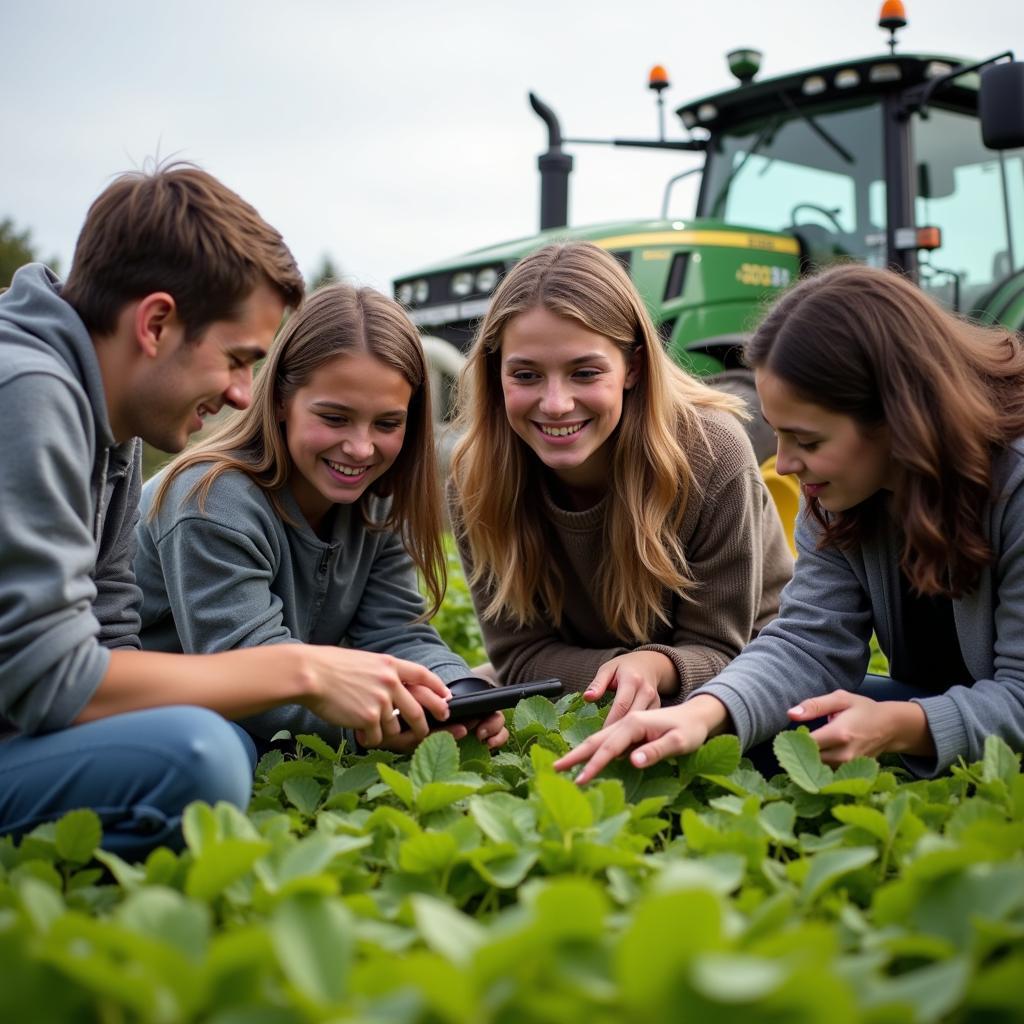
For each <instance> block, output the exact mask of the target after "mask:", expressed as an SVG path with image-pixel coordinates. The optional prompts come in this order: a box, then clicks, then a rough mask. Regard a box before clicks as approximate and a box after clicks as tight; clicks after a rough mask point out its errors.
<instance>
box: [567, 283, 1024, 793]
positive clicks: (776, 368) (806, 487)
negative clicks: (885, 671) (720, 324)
mask: <svg viewBox="0 0 1024 1024" xmlns="http://www.w3.org/2000/svg"><path fill="white" fill-rule="evenodd" d="M748 361H749V362H750V364H751V365H752V366H753V367H754V368H755V374H756V379H757V388H758V392H759V394H760V397H761V403H762V407H763V409H764V414H765V418H766V419H767V421H768V422H769V423H770V424H771V426H772V427H773V428H774V429H775V431H776V434H777V435H778V444H779V453H778V463H777V466H778V470H779V472H781V473H793V474H796V476H797V477H798V478H799V480H800V483H801V485H802V488H803V493H804V500H805V509H804V513H803V514H802V516H801V518H800V521H799V522H798V525H797V531H796V538H797V547H798V557H797V563H796V570H795V574H794V577H793V581H792V583H791V584H790V586H789V587H788V588H787V589H786V591H785V593H784V594H783V599H782V609H781V611H780V613H779V617H778V619H777V620H776V621H775V622H774V623H772V624H771V625H769V626H767V627H766V628H765V629H764V630H762V632H761V634H760V635H759V636H758V638H757V639H756V640H755V641H754V642H753V643H752V644H751V645H750V646H749V647H748V648H747V649H746V650H745V651H744V652H743V653H742V654H741V655H740V657H738V658H737V659H736V660H735V661H734V662H733V663H732V664H731V665H729V666H728V667H727V668H726V669H725V670H724V671H723V672H721V673H720V674H719V675H718V676H717V677H716V678H715V679H713V680H712V681H711V682H710V683H708V684H707V685H706V686H704V687H702V688H701V689H700V690H698V691H697V692H696V693H695V694H693V695H692V697H691V699H690V700H689V701H688V702H687V703H686V704H685V705H684V706H682V707H679V708H673V709H671V710H670V711H667V712H648V713H645V714H637V715H631V716H629V717H628V718H626V719H624V720H623V721H622V722H619V723H616V724H614V725H613V726H612V727H611V728H607V729H605V730H603V731H602V732H600V733H598V734H596V735H595V736H594V737H591V739H590V740H588V741H586V742H584V743H583V744H581V745H580V746H579V747H577V748H576V750H574V751H572V753H570V754H569V755H567V756H566V757H564V758H563V759H562V760H561V762H559V767H561V768H568V767H571V766H572V765H575V764H578V763H580V762H582V761H587V762H588V763H587V765H586V767H585V768H584V770H583V771H582V772H581V773H580V775H579V780H580V781H586V780H587V779H590V778H592V777H593V776H594V775H595V774H596V773H597V772H598V771H600V769H601V768H602V767H603V766H604V765H605V764H607V763H608V761H609V760H610V759H611V758H612V757H615V756H617V755H618V754H621V753H624V752H625V751H626V750H627V749H629V748H630V747H634V746H636V749H635V750H633V753H632V755H631V756H632V761H633V763H634V764H636V765H649V764H652V763H653V762H655V761H657V760H660V759H661V758H663V757H665V756H668V755H671V754H678V753H684V752H686V751H689V750H692V749H694V748H695V747H697V746H699V745H700V744H701V743H702V742H704V740H705V739H707V737H708V736H710V735H713V734H715V733H717V732H723V731H730V730H731V731H734V732H735V733H737V735H738V736H739V738H740V740H741V742H742V744H743V746H744V747H749V746H751V745H752V744H756V743H758V742H760V741H763V740H766V739H767V738H769V737H770V736H772V735H773V734H774V733H775V732H777V731H778V730H779V729H781V728H783V727H785V726H786V725H787V723H788V722H797V723H799V722H812V723H815V725H814V726H812V728H813V729H814V731H813V732H812V735H813V736H814V738H815V740H816V741H817V743H818V746H819V747H820V749H821V754H822V759H823V760H824V761H826V762H827V763H829V764H837V763H840V762H843V761H847V760H850V759H851V758H853V757H856V756H858V755H870V756H873V755H877V754H880V753H883V752H890V753H898V754H901V755H902V756H903V760H904V762H905V764H906V766H907V767H908V769H909V770H911V771H912V772H914V773H915V774H918V775H921V776H926V777H927V776H931V775H934V774H937V773H939V772H941V771H944V770H945V769H947V768H948V767H949V766H950V765H951V764H952V763H953V762H954V761H955V760H956V759H957V758H958V757H964V758H966V759H967V760H969V761H974V760H976V759H978V758H979V757H980V756H981V754H982V752H983V746H984V741H985V738H986V737H987V736H989V735H997V736H1000V737H1002V738H1003V739H1004V740H1005V741H1006V742H1007V743H1009V744H1010V745H1011V746H1012V747H1013V748H1014V749H1016V750H1022V749H1024V440H1022V438H1024V349H1022V345H1021V341H1020V339H1019V338H1018V337H1017V336H1016V335H1014V334H1012V333H1011V332H1009V331H1007V330H1005V329H1002V328H991V327H990V328H986V327H980V326H978V325H976V324H972V323H970V322H968V321H965V320H962V319H960V318H958V317H955V316H953V315H952V314H950V313H947V312H946V311H944V310H943V309H941V308H940V307H939V306H938V305H937V304H935V303H934V302H933V301H932V300H931V299H930V298H928V297H927V296H926V295H925V294H924V293H923V292H921V291H920V290H919V289H918V288H916V287H915V286H914V285H913V284H912V283H911V282H910V281H908V280H907V279H906V278H904V277H902V276H900V275H898V274H895V273H891V272H889V271H883V270H874V269H871V268H868V267H862V266H853V265H848V266H842V267H837V268H834V269H831V270H828V271H826V272H825V273H822V274H820V275H819V276H817V277H813V278H810V279H808V280H805V281H803V282H801V283H800V284H798V285H797V286H796V287H795V288H793V289H792V290H791V291H789V292H788V293H786V294H785V295H784V296H783V297H782V298H781V299H780V300H779V301H778V302H777V303H776V305H775V306H774V307H773V308H772V309H771V311H770V312H769V314H768V316H767V317H766V318H765V320H764V322H763V323H762V324H761V326H760V328H759V329H758V330H757V332H756V333H755V335H754V338H753V340H752V343H751V345H750V347H749V350H748ZM872 631H874V632H875V633H876V634H877V636H878V641H879V644H880V646H881V648H882V650H883V651H884V652H885V653H886V654H887V655H888V657H889V661H890V668H891V671H892V676H893V681H882V682H878V681H876V680H872V679H868V680H865V676H864V673H865V669H866V668H867V665H868V658H869V641H870V638H871V634H872ZM896 680H898V682H896ZM819 719H825V721H824V722H822V723H821V724H818V720H819ZM638 744H639V746H637V745H638Z"/></svg>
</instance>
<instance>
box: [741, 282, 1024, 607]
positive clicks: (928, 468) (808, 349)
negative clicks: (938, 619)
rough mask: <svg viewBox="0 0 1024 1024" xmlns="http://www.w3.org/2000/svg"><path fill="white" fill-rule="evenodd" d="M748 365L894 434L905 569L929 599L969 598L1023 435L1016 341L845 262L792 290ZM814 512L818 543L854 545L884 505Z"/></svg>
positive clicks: (812, 505) (1021, 355) (814, 505)
mask: <svg viewBox="0 0 1024 1024" xmlns="http://www.w3.org/2000/svg"><path fill="white" fill-rule="evenodd" d="M747 361H748V363H750V365H752V366H754V367H761V368H764V369H765V370H767V371H769V372H770V373H772V374H774V375H775V376H777V377H779V378H780V379H782V380H784V381H785V382H786V383H787V384H788V385H789V386H790V387H791V388H792V389H793V390H794V391H795V392H796V393H797V394H798V395H799V396H800V398H801V399H802V400H803V401H806V402H810V403H813V404H815V405H819V406H822V407H824V408H826V409H829V410H831V411H832V412H836V413H842V414H844V415H847V416H851V417H852V418H853V419H854V420H855V421H856V422H857V424H858V425H859V426H860V428H861V429H862V431H863V432H864V433H866V434H870V432H872V431H875V430H878V429H879V428H881V427H886V428H888V432H889V438H890V443H891V447H892V460H893V464H894V467H895V470H896V474H897V476H896V487H895V490H894V493H893V499H892V500H893V507H892V510H891V514H892V515H893V516H894V517H895V519H896V521H897V522H899V523H900V524H901V527H902V530H903V533H904V537H905V540H904V544H903V550H902V552H901V556H900V565H901V567H902V569H903V571H904V572H905V573H906V575H907V577H908V579H909V580H910V582H911V584H912V586H913V587H914V588H915V589H916V590H917V591H918V592H920V593H922V594H944V595H947V596H950V597H960V596H962V595H963V594H965V593H969V592H970V591H971V590H972V589H973V588H974V587H975V586H976V585H977V582H978V579H979V576H980V574H981V571H982V569H983V567H984V566H986V565H988V564H989V563H990V562H991V560H992V548H991V545H990V544H989V541H988V539H987V538H986V536H985V529H984V516H985V513H986V508H987V506H988V505H989V503H990V502H991V501H992V499H993V493H992V460H993V457H994V455H995V453H996V452H997V451H998V449H999V448H1000V447H1002V446H1005V445H1006V444H1008V443H1009V442H1010V441H1012V440H1014V439H1015V438H1017V437H1020V436H1021V435H1022V434H1024V348H1022V345H1021V339H1020V338H1019V337H1018V336H1017V335H1015V334H1014V333H1013V332H1011V331H1008V330H1007V329H1006V328H993V327H982V326H980V325H978V324H975V323H972V322H970V321H968V320H965V319H962V318H960V317H957V316H954V315H953V314H951V313H948V312H946V310H944V309H943V308H942V307H941V306H939V305H938V304H937V303H936V302H934V301H933V300H932V299H931V298H929V297H928V296H927V295H925V294H924V292H922V291H921V290H920V289H919V288H918V287H916V286H915V285H914V284H913V283H912V282H911V281H909V280H908V279H907V278H906V277H904V276H902V275H901V274H898V273H895V272H892V271H887V270H876V269H873V268H871V267H865V266H858V265H855V264H850V265H844V266H840V267H834V268H832V269H829V270H826V271H825V272H823V273H821V274H818V275H817V276H815V277H811V278H807V279H805V280H804V281H801V282H800V283H798V284H797V285H796V286H795V287H794V288H792V289H791V290H790V291H788V292H787V293H786V294H785V295H783V296H782V297H781V298H780V299H779V300H778V302H777V303H775V305H774V306H772V308H771V309H770V311H769V313H768V315H767V316H766V317H765V319H764V321H763V322H762V323H761V325H760V326H759V327H758V329H757V331H756V332H755V334H754V336H753V338H752V339H751V342H750V344H749V345H748V347H747ZM807 512H808V513H809V514H810V515H812V516H814V518H815V519H816V520H817V521H818V522H819V523H820V524H821V526H822V528H823V531H824V532H823V535H822V538H821V542H820V545H821V546H834V547H840V548H849V547H853V546H856V545H857V544H859V543H860V542H861V541H862V540H863V539H864V538H865V537H866V536H867V535H868V534H869V533H870V532H871V531H872V530H873V529H875V528H876V525H877V521H878V514H879V509H878V502H877V500H871V499H869V500H868V501H866V502H862V503H861V504H860V505H858V506H856V507H854V508H852V509H848V510H846V511H843V512H839V513H835V514H829V513H826V512H825V510H824V509H822V508H821V505H820V504H819V502H818V501H817V500H816V499H814V498H812V499H811V500H810V501H809V502H808V504H807Z"/></svg>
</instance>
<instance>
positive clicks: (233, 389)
mask: <svg viewBox="0 0 1024 1024" xmlns="http://www.w3.org/2000/svg"><path fill="white" fill-rule="evenodd" d="M283 315H284V302H283V300H282V299H281V297H280V295H278V293H277V292H276V291H274V290H273V289H272V288H271V287H270V286H269V285H266V284H261V285H259V286H258V287H257V288H256V289H255V290H254V291H253V292H252V294H250V296H249V298H248V299H246V300H245V302H243V303H242V306H241V307H240V309H239V313H238V316H237V317H236V318H235V319H233V320H216V321H214V322H213V323H211V324H209V325H208V326H207V327H205V328H204V329H203V331H202V332H201V333H200V335H199V337H198V338H197V339H195V340H194V341H189V342H186V341H185V329H184V326H183V325H182V324H181V323H180V322H178V321H177V319H176V318H173V317H172V320H171V321H170V322H169V324H168V327H167V328H166V332H167V333H166V335H165V337H164V339H163V341H162V342H161V345H162V348H161V351H160V354H159V356H158V358H157V359H156V360H155V361H154V362H153V363H152V364H151V365H149V366H147V368H146V375H145V378H144V379H143V380H142V381H140V382H139V386H138V387H137V388H135V389H133V392H134V393H133V395H132V402H133V404H134V406H135V408H134V411H133V415H134V417H135V419H136V420H137V421H138V425H137V429H135V430H134V431H133V433H138V434H139V435H140V436H141V437H142V438H144V439H145V440H146V441H148V442H149V443H150V444H151V445H153V446H154V447H155V448H159V449H160V450H161V451H165V452H180V451H181V450H182V449H183V448H184V447H185V445H186V444H187V443H188V439H189V437H190V436H191V435H192V434H194V433H195V432H196V431H198V430H200V429H201V428H202V426H203V420H204V418H205V417H206V416H210V415H213V414H214V413H217V412H219V411H220V409H221V408H222V407H223V406H225V405H229V406H231V407H232V408H234V409H245V408H246V407H247V406H248V405H249V403H250V402H251V401H252V369H253V365H254V364H255V363H256V362H257V361H258V360H260V359H262V358H263V356H265V355H266V354H267V349H268V348H269V347H270V343H271V342H272V341H273V340H274V334H275V333H276V331H277V328H278V325H279V324H280V322H281V317H282V316H283Z"/></svg>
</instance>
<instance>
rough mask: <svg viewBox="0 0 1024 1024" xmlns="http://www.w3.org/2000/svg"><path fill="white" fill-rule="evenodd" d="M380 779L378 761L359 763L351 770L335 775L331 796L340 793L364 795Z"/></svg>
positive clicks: (347, 769)
mask: <svg viewBox="0 0 1024 1024" xmlns="http://www.w3.org/2000/svg"><path fill="white" fill-rule="evenodd" d="M379 778H380V773H379V772H378V771H377V762H376V761H369V760H362V761H357V762H356V763H355V764H354V765H352V767H351V768H345V769H343V770H342V771H340V772H336V773H335V776H334V783H333V784H332V786H331V796H335V795H336V794H338V793H362V792H364V791H365V790H366V789H367V788H368V787H369V786H371V785H373V783H375V782H376V781H377V780H378V779H379Z"/></svg>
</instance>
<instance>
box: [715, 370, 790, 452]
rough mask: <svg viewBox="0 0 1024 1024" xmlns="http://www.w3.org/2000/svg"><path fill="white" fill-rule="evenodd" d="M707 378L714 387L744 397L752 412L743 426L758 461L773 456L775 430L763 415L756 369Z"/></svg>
mask: <svg viewBox="0 0 1024 1024" xmlns="http://www.w3.org/2000/svg"><path fill="white" fill-rule="evenodd" d="M705 379H706V381H707V383H708V384H710V385H711V386H712V387H713V388H718V390H719V391H724V392H725V393H726V394H729V395H735V396H736V397H737V398H742V399H743V401H744V402H745V403H746V405H747V411H748V412H749V413H750V419H749V420H747V421H746V422H745V423H744V424H743V426H744V427H745V429H746V431H747V435H748V436H749V437H750V443H751V444H752V445H753V446H754V455H755V456H756V458H757V463H758V465H760V464H761V463H762V462H764V460H765V459H768V458H771V456H773V455H774V454H775V451H776V446H775V432H774V431H773V430H772V428H771V427H769V426H768V424H767V423H766V422H765V419H764V417H763V416H762V415H761V400H760V399H759V398H758V397H757V388H756V387H755V386H754V371H753V370H746V369H735V370H725V371H724V372H723V373H717V374H715V375H714V376H713V377H707V378H705Z"/></svg>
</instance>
